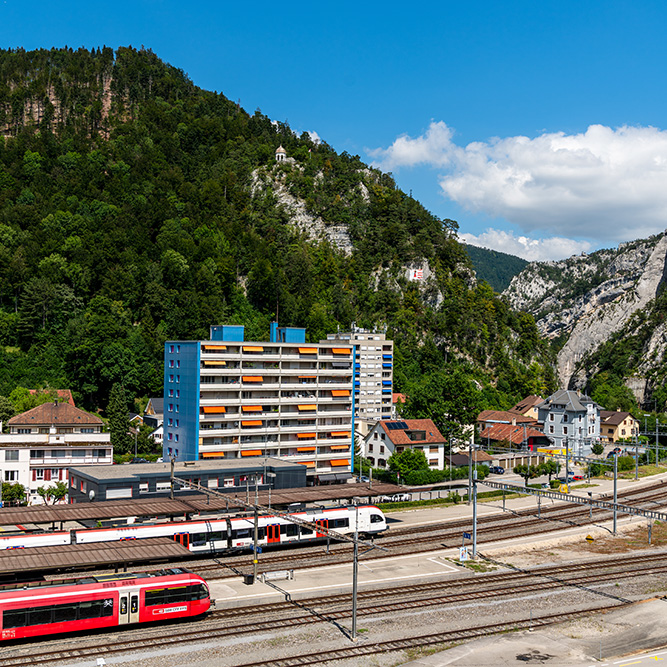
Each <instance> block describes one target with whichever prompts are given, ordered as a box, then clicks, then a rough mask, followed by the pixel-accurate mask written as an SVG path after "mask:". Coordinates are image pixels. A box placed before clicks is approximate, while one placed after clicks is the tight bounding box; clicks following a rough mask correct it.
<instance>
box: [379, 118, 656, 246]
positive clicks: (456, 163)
mask: <svg viewBox="0 0 667 667" xmlns="http://www.w3.org/2000/svg"><path fill="white" fill-rule="evenodd" d="M370 153H371V155H372V156H373V157H374V158H376V160H377V163H376V166H379V167H380V168H382V169H396V168H397V167H401V166H415V165H418V164H427V165H431V166H433V167H436V168H443V167H444V168H445V169H446V173H444V174H442V175H441V176H440V177H439V183H440V186H441V188H442V190H443V192H444V193H445V194H446V195H447V196H448V197H449V198H450V199H452V200H453V201H455V202H457V203H458V204H460V205H462V206H464V207H466V208H467V209H469V210H471V211H479V212H483V213H486V214H487V215H490V216H493V217H497V218H505V219H506V220H508V221H510V222H512V223H514V224H516V225H518V226H519V227H520V228H521V229H522V230H523V231H525V232H527V233H530V232H536V231H540V232H546V233H551V234H558V235H563V236H571V237H573V238H588V239H595V240H598V241H600V242H604V243H609V242H615V243H616V242H620V241H625V240H629V239H635V238H642V237H645V236H649V235H650V234H654V233H657V232H659V231H662V230H664V229H665V227H666V226H667V131H665V130H660V129H657V128H654V127H628V126H624V127H620V128H617V129H612V128H609V127H605V126H602V125H591V126H590V127H589V128H588V129H587V130H586V132H584V133H580V134H573V135H567V134H565V133H563V132H555V133H545V134H542V135H540V136H538V137H536V138H534V139H530V138H528V137H523V136H516V137H507V138H505V139H499V138H494V139H491V140H489V141H487V142H474V143H470V144H468V145H467V146H457V145H456V144H455V143H454V142H453V141H452V130H451V129H450V128H449V127H447V125H446V124H445V123H443V122H437V123H436V122H432V123H431V125H430V127H429V128H428V130H427V131H426V133H425V134H424V135H422V136H420V137H417V138H411V137H408V136H401V137H399V138H398V139H396V141H395V142H394V143H393V144H392V145H391V146H390V147H389V148H386V149H376V150H374V151H371V152H370Z"/></svg>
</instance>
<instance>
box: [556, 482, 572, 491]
mask: <svg viewBox="0 0 667 667" xmlns="http://www.w3.org/2000/svg"><path fill="white" fill-rule="evenodd" d="M558 490H559V491H560V492H561V493H570V487H569V486H568V485H567V484H561V485H560V487H559V488H558Z"/></svg>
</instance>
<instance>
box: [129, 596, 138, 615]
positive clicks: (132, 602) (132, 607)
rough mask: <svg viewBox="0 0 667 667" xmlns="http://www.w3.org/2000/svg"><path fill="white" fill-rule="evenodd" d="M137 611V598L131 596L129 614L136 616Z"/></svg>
mask: <svg viewBox="0 0 667 667" xmlns="http://www.w3.org/2000/svg"><path fill="white" fill-rule="evenodd" d="M138 611H139V596H138V595H133V596H132V597H131V598H130V613H131V614H136V613H137V612H138Z"/></svg>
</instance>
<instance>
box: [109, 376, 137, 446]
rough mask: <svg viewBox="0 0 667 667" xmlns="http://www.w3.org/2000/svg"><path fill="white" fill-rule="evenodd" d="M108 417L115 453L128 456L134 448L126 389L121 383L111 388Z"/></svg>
mask: <svg viewBox="0 0 667 667" xmlns="http://www.w3.org/2000/svg"><path fill="white" fill-rule="evenodd" d="M107 416H108V417H109V431H110V432H111V444H112V445H113V448H114V453H116V454H127V453H128V452H129V451H131V448H132V437H131V435H130V418H129V415H128V412H127V400H126V398H125V389H124V387H123V385H122V384H120V382H116V383H115V384H114V385H113V387H111V393H110V395H109V406H108V407H107Z"/></svg>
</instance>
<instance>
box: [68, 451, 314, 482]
mask: <svg viewBox="0 0 667 667" xmlns="http://www.w3.org/2000/svg"><path fill="white" fill-rule="evenodd" d="M298 465H301V464H300V463H293V462H291V461H284V460H282V459H277V458H273V457H264V456H262V457H259V456H258V457H252V458H243V459H229V460H224V459H215V460H208V461H193V462H186V461H177V462H176V463H175V464H174V475H175V476H176V477H187V476H192V477H195V476H196V474H197V473H200V472H213V471H216V470H219V471H221V472H222V473H224V472H225V471H231V470H239V469H243V470H244V471H246V470H247V471H248V472H256V471H260V470H264V469H265V468H266V469H267V470H269V471H270V470H272V469H275V468H294V467H295V466H298ZM70 474H72V475H79V476H82V477H87V478H89V479H99V480H106V481H108V480H112V479H118V480H132V479H133V478H135V479H138V478H140V477H141V478H145V477H160V478H164V477H165V475H167V476H170V475H171V463H169V462H167V463H135V464H131V463H129V464H121V465H113V466H77V467H75V468H70Z"/></svg>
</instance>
